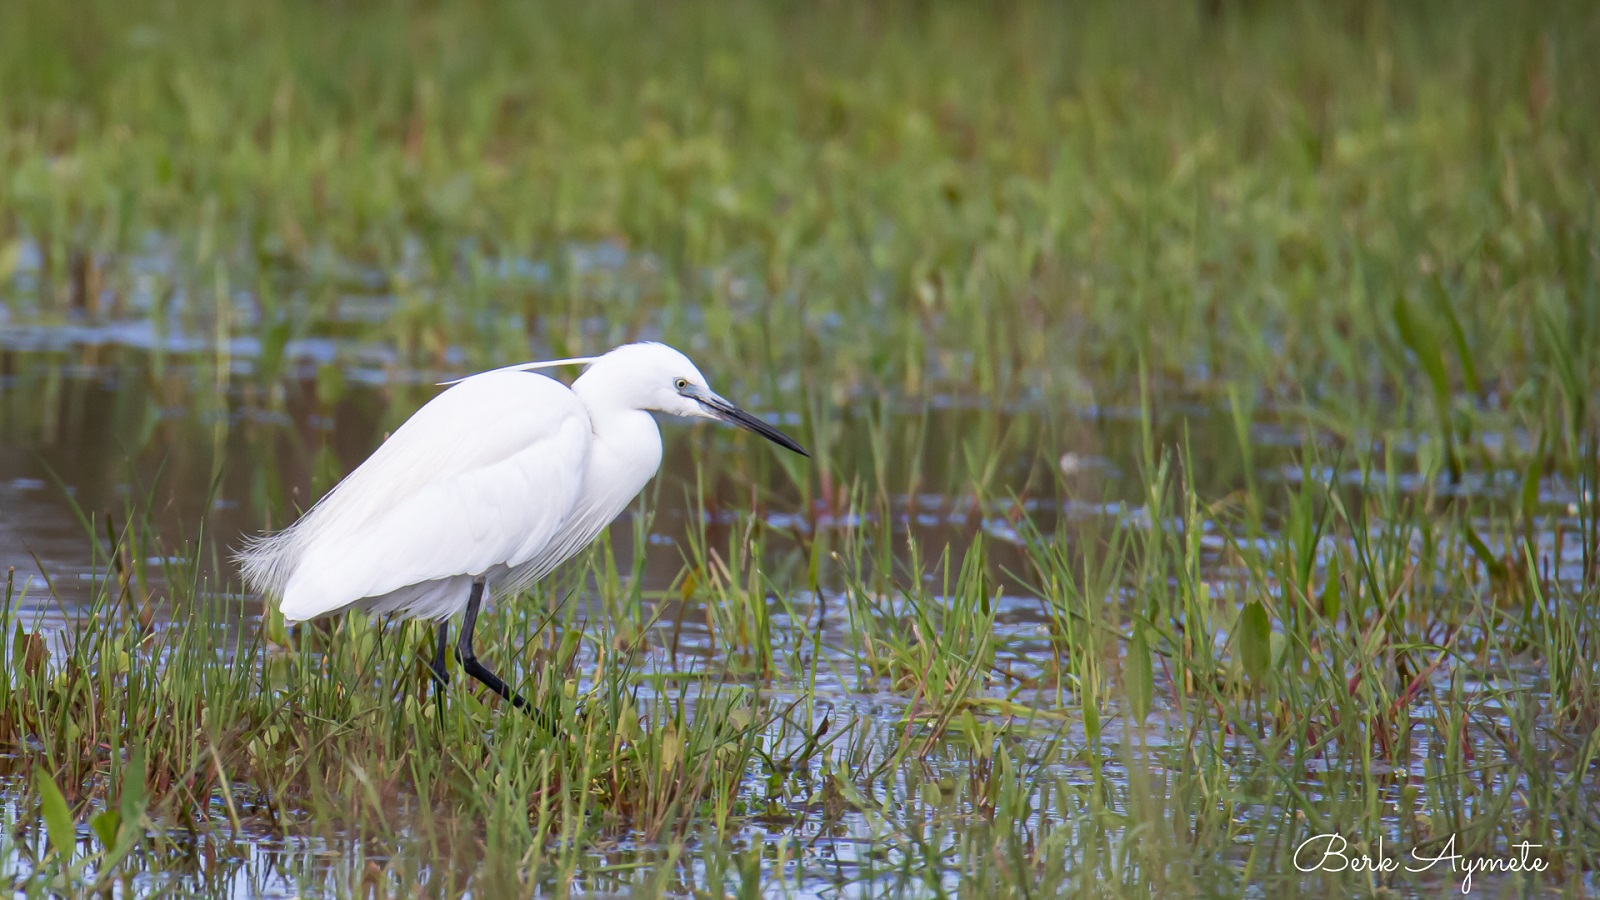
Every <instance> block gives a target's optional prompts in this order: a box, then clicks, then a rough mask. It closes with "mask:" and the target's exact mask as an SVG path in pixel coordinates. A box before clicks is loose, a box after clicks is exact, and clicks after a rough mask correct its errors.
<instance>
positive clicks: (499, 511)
mask: <svg viewBox="0 0 1600 900" xmlns="http://www.w3.org/2000/svg"><path fill="white" fill-rule="evenodd" d="M561 365H587V366H588V367H589V368H588V370H587V371H585V372H584V374H583V375H582V376H580V377H579V378H578V379H577V380H576V381H575V382H573V384H572V386H571V387H570V388H569V387H567V386H566V385H564V384H562V383H560V382H559V381H556V380H555V379H553V378H547V377H545V376H543V375H540V374H538V373H533V372H530V371H529V370H532V369H541V368H549V367H554V366H561ZM450 384H452V385H453V387H451V388H450V389H449V390H446V391H445V392H444V393H442V394H440V395H439V396H437V397H435V398H433V399H432V400H430V401H428V403H427V404H425V405H424V406H423V407H422V408H421V409H419V410H417V411H416V413H415V414H413V415H412V416H411V418H409V419H407V420H406V421H405V423H404V424H402V425H401V426H400V427H399V428H398V429H396V430H395V432H394V434H392V435H390V437H389V439H388V440H386V441H384V442H383V444H382V446H380V447H378V449H377V450H376V451H374V452H373V454H372V455H371V456H370V457H368V458H367V460H366V461H365V462H363V463H362V464H361V465H360V466H358V467H356V470H355V471H354V472H351V473H350V474H349V475H348V476H346V477H345V479H344V480H343V481H341V482H340V483H339V484H338V485H337V486H335V487H334V489H333V490H332V491H329V492H328V494H327V495H326V496H325V497H323V498H322V500H321V501H319V502H318V503H317V504H316V505H315V506H313V507H312V508H311V510H310V511H309V512H307V513H306V514H305V515H303V516H301V517H300V519H299V520H298V521H297V522H295V523H294V524H293V525H291V526H289V527H288V528H286V529H284V530H283V531H280V532H277V533H276V534H271V535H261V536H257V537H254V538H252V539H250V540H249V542H248V543H247V544H246V545H245V548H244V549H243V550H242V551H241V552H240V553H239V554H238V559H239V563H240V567H241V569H242V571H243V574H244V578H245V581H246V582H247V583H248V584H249V585H250V586H251V587H252V588H254V589H255V590H257V591H260V592H261V593H262V594H263V595H265V596H266V597H268V598H269V599H274V600H276V601H277V603H278V608H279V609H280V610H282V612H283V616H284V618H285V619H286V620H289V621H291V622H293V621H302V620H305V619H313V618H316V617H318V616H325V615H331V614H334V613H339V612H342V611H344V610H347V609H363V610H366V611H368V612H371V613H372V614H374V615H378V614H384V613H393V614H397V615H399V616H401V617H403V618H425V619H433V620H434V621H435V622H436V625H435V628H436V635H437V644H436V649H435V653H434V658H433V662H432V664H431V668H432V669H433V672H434V676H435V677H436V678H438V679H439V681H440V683H441V684H442V683H444V682H445V681H446V680H447V679H448V676H447V674H446V671H445V654H446V652H447V648H448V637H447V635H448V628H449V622H448V620H449V619H450V618H451V617H452V616H454V615H455V614H457V613H459V612H462V611H463V610H465V612H466V615H465V618H464V619H463V620H462V625H461V633H460V636H459V639H458V642H457V644H456V653H457V657H458V658H459V659H460V661H461V665H462V668H463V670H465V671H466V673H467V674H468V675H471V676H472V677H473V678H475V679H477V680H478V681H480V682H482V683H483V684H485V685H487V686H488V687H489V688H490V689H491V690H493V691H495V692H496V693H498V694H499V695H500V696H501V697H503V698H505V699H506V700H508V701H510V702H511V703H512V704H513V705H514V706H517V707H526V706H527V701H525V700H523V699H522V697H521V696H520V695H518V694H517V693H516V692H515V691H513V690H511V688H510V687H508V686H507V685H506V683H505V682H504V681H502V680H501V679H500V678H499V676H497V675H495V674H494V673H493V672H491V671H490V670H489V669H488V668H487V667H485V666H484V665H483V664H482V663H480V662H479V661H478V658H477V655H476V654H475V653H474V652H473V649H472V631H473V627H474V626H475V625H476V624H477V618H478V609H479V606H480V605H481V604H482V602H483V600H484V598H485V596H486V595H494V596H501V597H506V596H511V595H514V594H515V593H516V592H518V591H521V590H523V589H525V588H527V587H530V586H531V585H533V584H534V583H535V582H537V581H538V580H539V579H541V578H543V577H544V576H545V575H547V574H549V573H550V571H551V570H552V569H554V568H555V567H556V566H557V565H559V564H560V563H561V562H563V561H565V560H567V559H568V558H570V557H572V556H573V555H574V554H576V553H577V552H578V551H579V550H581V549H583V548H584V547H585V546H587V545H588V544H589V542H590V541H592V540H593V539H594V538H595V537H597V536H598V535H599V534H600V532H601V531H602V530H604V529H605V527H606V526H607V525H609V524H610V523H611V521H612V520H613V519H615V518H616V517H617V516H618V515H619V514H620V513H621V512H622V511H623V509H625V508H626V507H627V506H628V504H629V503H630V502H632V500H633V498H634V497H635V496H637V495H638V493H639V492H640V491H641V490H642V489H643V488H644V486H645V484H646V483H647V482H649V480H650V479H651V477H653V476H654V475H655V474H656V470H657V469H658V468H659V467H660V465H661V432H660V431H659V429H658V428H657V427H656V422H655V419H654V418H653V417H652V416H651V415H650V413H651V412H652V411H656V412H664V413H671V414H672V415H675V416H684V417H689V418H705V419H720V420H722V421H724V422H731V423H733V424H735V425H739V426H741V427H743V428H747V429H749V430H751V431H753V432H755V433H756V434H759V435H761V436H762V437H764V438H766V439H767V440H770V441H772V442H773V443H775V444H778V445H779V446H781V447H786V448H788V449H790V450H793V451H794V452H796V453H799V454H801V455H802V456H806V455H809V454H807V453H806V451H805V450H804V449H803V448H802V447H801V446H800V445H799V444H797V443H795V442H794V441H793V440H792V439H790V438H789V437H788V436H787V435H785V434H783V432H781V431H779V430H778V429H776V428H774V427H772V426H771V425H768V424H767V423H766V422H763V421H761V420H760V419H758V418H756V417H754V416H752V415H750V414H749V413H747V412H745V411H744V410H742V409H740V408H738V407H737V406H734V405H733V404H732V403H729V402H728V401H727V400H724V399H723V398H722V397H720V396H718V395H717V394H716V393H715V392H713V391H712V390H711V388H710V387H708V386H707V385H706V379H705V376H703V375H701V374H700V370H699V369H697V368H695V365H694V363H692V362H690V361H689V360H688V358H687V357H685V356H684V355H683V354H682V353H679V352H678V351H676V350H674V349H672V348H671V347H668V346H666V345H664V344H654V343H640V344H626V345H624V346H621V347H618V348H616V349H614V350H612V351H611V352H609V353H607V354H605V355H604V356H599V357H588V358H584V359H565V360H553V361H549V362H537V363H526V364H523V365H517V366H509V367H507V368H504V369H496V370H495V371H492V372H484V373H482V374H479V375H473V376H470V377H467V378H463V379H461V380H459V381H456V382H450ZM530 711H531V708H530Z"/></svg>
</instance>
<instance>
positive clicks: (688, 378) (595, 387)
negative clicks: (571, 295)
mask: <svg viewBox="0 0 1600 900" xmlns="http://www.w3.org/2000/svg"><path fill="white" fill-rule="evenodd" d="M572 387H573V390H575V391H577V392H578V393H579V394H580V395H581V396H584V397H585V398H586V399H587V398H588V397H591V396H592V397H596V398H600V397H604V398H605V400H606V401H607V402H609V403H611V404H614V405H618V406H622V407H625V408H632V409H642V410H649V411H653V412H664V413H670V414H671V415H674V416H683V417H685V418H691V419H694V418H699V419H717V420H720V421H723V422H729V423H732V424H734V425H738V426H739V427H740V428H745V429H748V430H750V431H753V432H755V433H756V434H759V435H761V436H762V437H764V438H766V439H767V440H769V441H771V442H773V443H774V444H777V445H778V446H780V447H784V448H786V449H789V450H793V451H794V452H796V453H798V454H800V455H801V456H810V455H811V454H809V453H807V452H806V451H805V448H803V447H801V446H800V445H799V444H798V443H796V442H795V441H794V439H792V438H790V437H789V436H788V435H786V434H784V433H783V432H781V431H779V430H778V429H776V428H774V427H772V426H771V425H768V424H767V423H766V422H763V421H762V420H760V419H758V418H756V417H755V416H753V415H751V414H749V413H747V412H745V411H744V410H742V409H740V408H739V407H737V406H734V405H733V404H732V403H730V402H728V401H727V400H725V399H723V397H722V396H721V395H719V394H718V393H717V392H716V391H713V390H712V389H711V387H710V386H709V385H707V384H706V377H705V376H704V375H702V374H700V370H699V369H698V368H696V367H695V364H694V363H692V362H690V361H689V358H688V357H687V356H684V355H683V354H682V353H679V352H678V351H676V350H674V349H672V348H671V347H668V346H667V345H666V344H656V343H639V344H624V345H622V346H621V347H618V348H616V349H615V350H612V351H611V352H610V353H607V354H606V355H604V356H602V357H600V358H599V359H597V360H595V361H594V364H593V365H591V366H590V367H589V371H587V372H585V373H583V375H582V376H581V377H580V378H579V379H578V381H577V382H576V383H575V384H573V386H572Z"/></svg>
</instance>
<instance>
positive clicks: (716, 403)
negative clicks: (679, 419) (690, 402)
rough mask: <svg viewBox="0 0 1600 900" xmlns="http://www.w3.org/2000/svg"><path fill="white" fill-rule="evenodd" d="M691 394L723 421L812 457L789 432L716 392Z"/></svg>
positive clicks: (808, 457) (787, 448)
mask: <svg viewBox="0 0 1600 900" xmlns="http://www.w3.org/2000/svg"><path fill="white" fill-rule="evenodd" d="M689 396H692V397H693V398H694V399H695V401H696V402H698V403H699V404H700V405H701V406H703V407H705V408H706V410H707V411H708V412H710V413H711V414H712V415H714V416H716V417H717V418H719V419H721V420H722V421H724V422H732V423H733V424H735V425H737V426H739V427H740V428H744V429H747V430H749V431H754V432H755V433H756V434H759V435H761V436H762V437H764V438H766V439H767V440H769V441H771V442H773V443H774V444H777V445H778V446H779V447H783V448H784V449H786V450H793V451H794V452H796V453H798V454H800V455H801V456H804V457H806V458H807V459H810V458H811V454H809V453H807V452H806V448H804V447H802V446H800V445H799V444H797V443H795V440H794V438H791V437H789V436H788V435H787V434H784V433H783V432H781V431H779V430H778V429H776V428H773V427H772V426H771V425H768V424H767V423H766V422H763V421H761V420H760V419H758V418H756V417H755V416H752V415H750V414H749V413H747V412H745V411H744V410H742V409H740V408H739V407H737V406H734V405H733V404H732V403H729V402H728V401H726V400H724V399H722V398H721V397H719V396H717V395H716V394H713V393H711V392H710V391H705V392H695V393H694V394H691V395H689Z"/></svg>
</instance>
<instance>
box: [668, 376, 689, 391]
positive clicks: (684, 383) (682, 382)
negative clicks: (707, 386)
mask: <svg viewBox="0 0 1600 900" xmlns="http://www.w3.org/2000/svg"><path fill="white" fill-rule="evenodd" d="M672 386H673V387H675V388H677V389H678V390H680V391H681V390H683V389H684V388H686V387H688V386H689V379H687V378H679V379H677V380H675V381H673V382H672Z"/></svg>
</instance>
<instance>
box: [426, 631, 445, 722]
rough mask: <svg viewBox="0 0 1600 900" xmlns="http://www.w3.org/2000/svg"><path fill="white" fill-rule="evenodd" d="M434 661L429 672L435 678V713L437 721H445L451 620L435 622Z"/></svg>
mask: <svg viewBox="0 0 1600 900" xmlns="http://www.w3.org/2000/svg"><path fill="white" fill-rule="evenodd" d="M433 636H434V640H435V644H434V647H433V661H432V662H430V663H428V673H429V675H430V676H432V678H433V713H434V719H433V720H434V721H435V722H443V721H444V689H445V685H447V684H449V683H450V670H449V669H446V668H445V660H446V659H447V656H446V654H448V653H449V652H450V620H449V619H441V620H439V621H438V622H435V623H434V626H433Z"/></svg>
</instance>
